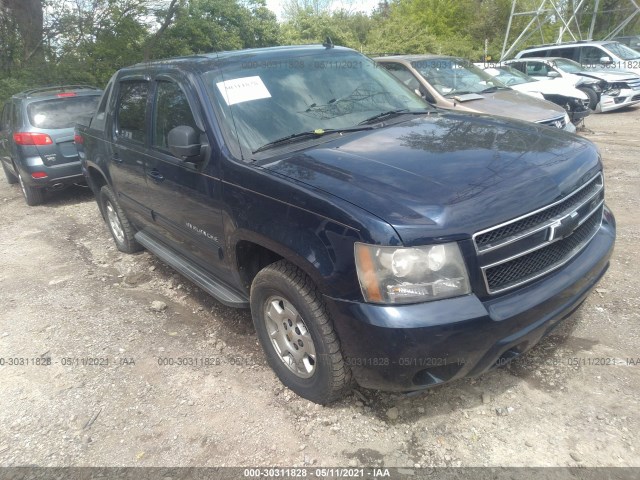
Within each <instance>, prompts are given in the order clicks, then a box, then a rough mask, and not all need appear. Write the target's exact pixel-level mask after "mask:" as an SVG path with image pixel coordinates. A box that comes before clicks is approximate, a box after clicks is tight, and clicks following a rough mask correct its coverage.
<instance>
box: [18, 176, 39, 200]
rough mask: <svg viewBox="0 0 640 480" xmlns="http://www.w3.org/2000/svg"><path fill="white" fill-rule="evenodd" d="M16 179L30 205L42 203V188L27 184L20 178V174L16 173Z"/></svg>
mask: <svg viewBox="0 0 640 480" xmlns="http://www.w3.org/2000/svg"><path fill="white" fill-rule="evenodd" d="M18 181H19V182H20V188H21V189H22V195H24V199H25V201H26V202H27V205H29V206H30V207H35V206H36V205H41V204H42V203H44V188H35V187H31V186H29V185H27V184H26V183H24V180H22V175H21V174H20V173H18Z"/></svg>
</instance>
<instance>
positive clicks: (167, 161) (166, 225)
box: [145, 75, 226, 274]
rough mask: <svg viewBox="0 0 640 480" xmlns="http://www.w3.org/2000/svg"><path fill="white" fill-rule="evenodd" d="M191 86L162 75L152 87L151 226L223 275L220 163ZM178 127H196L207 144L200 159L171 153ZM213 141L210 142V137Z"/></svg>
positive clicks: (164, 238)
mask: <svg viewBox="0 0 640 480" xmlns="http://www.w3.org/2000/svg"><path fill="white" fill-rule="evenodd" d="M188 92H190V90H189V83H188V82H187V81H185V80H182V81H181V79H179V78H173V77H170V76H167V75H163V76H162V77H159V78H158V79H156V82H155V84H154V96H153V109H152V112H153V113H152V121H151V130H150V136H151V139H150V143H151V145H150V153H151V155H150V156H149V158H148V160H147V162H146V167H145V171H146V180H147V185H148V192H149V194H148V198H149V204H148V206H149V207H150V208H151V210H152V217H153V224H152V226H151V228H152V229H154V230H155V231H156V232H157V233H158V234H159V236H160V238H161V239H163V240H165V241H169V242H170V243H171V244H172V246H173V247H174V248H175V249H177V250H179V251H180V252H181V253H182V254H183V255H185V256H187V257H189V258H191V259H192V260H195V261H196V262H197V263H198V264H200V265H201V266H202V267H203V268H206V269H208V270H210V271H211V272H213V273H218V274H220V273H222V271H223V270H225V269H226V268H225V267H224V265H225V262H224V260H223V259H224V250H223V248H222V245H223V231H222V215H221V208H220V189H221V182H220V180H219V179H218V178H217V176H216V172H217V162H215V159H214V158H213V157H214V156H213V155H211V154H210V153H209V152H215V151H217V150H216V149H215V148H212V147H213V146H214V145H213V144H212V143H211V142H212V139H213V137H212V136H208V135H207V132H206V131H205V128H204V123H203V121H202V116H201V114H200V109H199V103H198V102H197V101H196V100H195V98H197V97H195V96H191V95H190V94H188ZM178 126H187V127H191V128H193V129H194V130H195V131H196V132H198V133H199V134H200V142H201V143H202V144H203V145H208V148H207V147H206V146H205V150H204V151H205V152H207V153H206V154H205V155H203V156H202V158H199V159H194V158H187V159H183V158H178V157H176V156H175V155H173V154H172V153H171V152H170V151H169V147H168V134H169V132H170V131H171V130H172V129H173V128H175V127H178ZM210 137H211V138H210Z"/></svg>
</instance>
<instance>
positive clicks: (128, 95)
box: [116, 81, 149, 143]
mask: <svg viewBox="0 0 640 480" xmlns="http://www.w3.org/2000/svg"><path fill="white" fill-rule="evenodd" d="M148 93H149V83H148V82H145V81H125V82H122V83H121V84H120V92H119V95H118V97H119V98H118V100H119V101H118V112H117V127H116V135H117V136H118V137H120V138H124V139H127V140H133V141H134V142H140V143H145V141H146V133H145V118H146V113H147V96H148Z"/></svg>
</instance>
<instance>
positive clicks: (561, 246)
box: [485, 206, 603, 291]
mask: <svg viewBox="0 0 640 480" xmlns="http://www.w3.org/2000/svg"><path fill="white" fill-rule="evenodd" d="M602 210H603V207H602V206H600V207H599V208H598V209H597V210H596V211H595V212H593V213H592V214H591V216H590V217H589V218H588V219H587V221H586V222H584V223H583V224H582V225H580V226H579V227H578V228H577V229H576V230H575V231H574V232H573V233H572V234H571V235H570V236H569V237H567V238H564V239H562V240H560V241H558V242H554V243H550V244H549V245H548V246H546V247H543V248H541V249H539V250H535V251H533V252H531V253H529V254H527V255H523V256H522V257H518V258H516V259H514V260H511V261H509V262H505V263H502V264H500V265H497V266H495V267H491V268H487V269H486V270H485V275H486V280H487V285H488V287H489V289H490V290H491V291H496V290H504V289H506V288H509V286H510V285H512V284H514V283H516V284H522V283H523V282H527V281H530V280H533V279H535V278H538V277H540V276H542V275H544V274H545V273H547V272H550V271H551V270H554V269H555V268H557V267H559V266H560V265H562V264H564V263H566V262H567V261H568V260H569V259H571V258H572V257H573V256H574V255H575V254H576V253H578V252H579V251H580V250H582V247H584V246H585V245H586V243H587V242H588V241H589V240H591V238H592V237H593V235H594V234H595V233H596V231H597V230H598V228H600V222H601V221H602Z"/></svg>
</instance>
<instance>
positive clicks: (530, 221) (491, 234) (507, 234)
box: [474, 175, 602, 251]
mask: <svg viewBox="0 0 640 480" xmlns="http://www.w3.org/2000/svg"><path fill="white" fill-rule="evenodd" d="M599 191H602V176H601V175H599V176H598V177H597V178H594V179H593V180H592V181H591V182H589V183H588V184H587V185H585V186H584V187H583V188H581V189H580V190H577V191H575V192H574V193H572V194H571V196H569V197H566V198H564V199H563V200H561V201H560V202H558V203H555V204H552V205H549V206H547V207H545V208H544V209H542V210H539V211H537V212H533V213H530V214H528V215H527V216H526V217H524V218H522V219H520V220H512V221H511V222H509V223H508V224H506V225H504V226H502V227H500V226H498V227H494V228H493V229H491V230H489V231H487V232H484V233H482V232H480V233H477V234H476V235H475V238H474V240H475V242H476V247H477V248H478V251H483V250H488V249H490V248H494V247H495V246H498V245H499V244H500V241H501V240H504V239H506V238H513V237H514V236H516V235H520V234H522V233H525V232H529V231H530V230H531V229H536V230H539V229H540V228H544V227H546V224H545V223H546V222H548V221H549V220H551V219H553V218H555V217H562V216H564V215H566V214H567V213H568V212H570V211H571V210H573V209H575V208H576V207H577V206H578V205H580V204H582V203H583V202H584V201H585V200H587V199H590V198H591V197H593V196H594V195H595V194H597V193H598V192H599ZM536 227H540V228H536Z"/></svg>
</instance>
